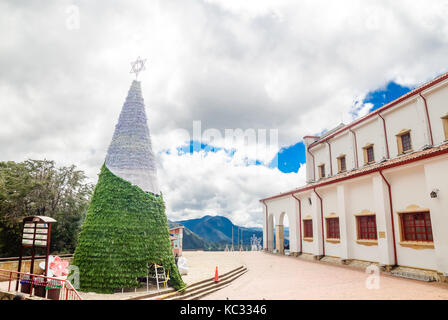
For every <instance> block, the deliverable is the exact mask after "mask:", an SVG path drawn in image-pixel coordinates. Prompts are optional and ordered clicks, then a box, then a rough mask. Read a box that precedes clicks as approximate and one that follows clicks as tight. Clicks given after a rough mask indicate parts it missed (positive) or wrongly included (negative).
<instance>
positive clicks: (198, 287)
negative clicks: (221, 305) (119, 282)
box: [147, 266, 247, 300]
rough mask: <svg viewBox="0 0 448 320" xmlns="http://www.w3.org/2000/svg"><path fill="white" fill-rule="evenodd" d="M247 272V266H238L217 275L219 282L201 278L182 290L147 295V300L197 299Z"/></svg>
mask: <svg viewBox="0 0 448 320" xmlns="http://www.w3.org/2000/svg"><path fill="white" fill-rule="evenodd" d="M246 272H247V268H246V267H244V266H241V267H238V268H236V269H234V270H232V271H229V272H227V273H224V274H222V275H221V276H220V277H219V282H215V280H214V278H210V279H207V280H203V281H200V282H197V283H194V284H192V285H189V286H187V287H186V288H185V290H184V291H183V292H181V291H175V292H171V293H167V294H166V293H165V294H162V295H157V296H152V297H151V298H149V297H147V299H148V298H149V299H148V300H199V299H201V298H203V297H205V296H206V295H209V294H211V293H213V292H215V291H218V290H220V289H223V288H225V287H227V286H228V285H230V283H231V282H232V281H233V280H235V279H237V278H239V277H241V276H242V275H243V274H245V273H246Z"/></svg>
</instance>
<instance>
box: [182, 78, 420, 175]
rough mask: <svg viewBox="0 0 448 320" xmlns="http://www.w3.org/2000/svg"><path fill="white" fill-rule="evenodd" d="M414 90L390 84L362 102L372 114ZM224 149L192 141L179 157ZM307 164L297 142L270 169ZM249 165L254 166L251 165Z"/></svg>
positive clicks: (286, 169)
mask: <svg viewBox="0 0 448 320" xmlns="http://www.w3.org/2000/svg"><path fill="white" fill-rule="evenodd" d="M410 90H412V88H408V87H404V86H401V85H399V84H397V83H395V82H393V81H392V82H389V83H388V84H387V85H386V86H385V87H383V88H380V89H377V90H374V91H371V92H369V93H368V94H367V95H366V97H365V98H364V100H363V101H362V103H363V104H366V103H371V104H372V105H373V106H372V108H370V110H369V112H372V111H374V110H376V109H378V108H380V107H381V106H383V105H385V104H386V103H388V102H390V101H393V100H395V99H397V98H399V97H400V96H402V95H404V94H405V93H407V92H409V91H410ZM329 129H331V128H329ZM221 149H222V148H219V147H213V146H211V145H208V144H204V143H202V144H201V143H199V142H196V143H195V142H194V141H190V144H186V145H184V146H182V147H178V148H177V151H178V155H182V154H185V153H193V152H199V151H200V150H205V151H206V153H207V152H217V151H219V150H221ZM226 152H227V153H228V154H229V155H230V156H232V155H233V153H234V150H233V151H232V150H230V151H229V150H226ZM305 162H306V160H305V145H304V144H303V142H302V141H299V142H297V143H296V144H294V145H290V146H287V147H283V148H281V149H280V151H279V152H278V153H277V155H276V156H275V157H274V158H273V159H272V161H271V163H270V164H269V167H270V168H274V167H275V166H277V168H278V169H279V170H280V171H281V172H283V173H290V172H297V171H298V170H299V168H300V165H301V164H304V163H305ZM248 164H254V163H249V162H248ZM255 164H256V165H260V164H261V162H259V161H257V162H256V163H255Z"/></svg>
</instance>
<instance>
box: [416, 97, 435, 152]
mask: <svg viewBox="0 0 448 320" xmlns="http://www.w3.org/2000/svg"><path fill="white" fill-rule="evenodd" d="M419 95H420V97H422V99H423V103H424V104H425V112H426V120H427V121H428V127H429V137H430V138H431V146H433V145H434V139H433V137H432V129H431V120H430V119H429V112H428V103H427V102H426V98H425V97H424V96H423V95H422V93H421V92H420V93H419Z"/></svg>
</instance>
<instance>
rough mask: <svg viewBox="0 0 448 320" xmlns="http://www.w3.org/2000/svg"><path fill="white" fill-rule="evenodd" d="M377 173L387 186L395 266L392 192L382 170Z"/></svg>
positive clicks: (395, 246) (395, 250)
mask: <svg viewBox="0 0 448 320" xmlns="http://www.w3.org/2000/svg"><path fill="white" fill-rule="evenodd" d="M378 172H379V173H380V175H381V177H382V178H383V180H384V182H385V183H386V184H387V188H388V191H389V207H390V218H391V220H392V239H393V242H394V263H395V264H394V265H395V266H396V265H397V264H398V262H397V245H396V243H395V223H394V210H393V206H392V192H391V187H390V184H389V182H388V181H387V180H386V178H385V177H384V175H383V171H382V170H378Z"/></svg>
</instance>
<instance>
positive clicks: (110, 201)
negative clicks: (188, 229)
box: [72, 81, 185, 293]
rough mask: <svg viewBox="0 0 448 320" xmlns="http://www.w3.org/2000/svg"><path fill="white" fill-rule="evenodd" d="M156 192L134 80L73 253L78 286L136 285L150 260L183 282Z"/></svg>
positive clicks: (113, 287)
mask: <svg viewBox="0 0 448 320" xmlns="http://www.w3.org/2000/svg"><path fill="white" fill-rule="evenodd" d="M159 194H160V192H159V189H158V184H157V176H156V166H155V160H154V155H153V152H152V148H151V139H150V135H149V129H148V125H147V119H146V112H145V106H144V102H143V98H142V94H141V88H140V82H138V81H133V83H132V85H131V88H130V89H129V93H128V96H127V98H126V101H125V103H124V105H123V108H122V111H121V114H120V118H119V120H118V123H117V125H116V127H115V132H114V136H113V138H112V142H111V144H110V146H109V150H108V153H107V156H106V162H105V164H104V165H103V167H102V168H101V172H100V175H99V179H98V183H97V185H96V187H95V191H94V193H93V197H92V201H91V203H90V206H89V209H88V210H87V216H86V219H85V221H84V224H83V226H82V229H81V233H80V235H79V240H78V245H77V247H76V250H75V255H74V258H73V263H72V264H73V265H75V266H77V267H78V268H79V271H80V286H81V288H80V289H81V290H82V291H93V292H106V293H112V292H114V290H116V289H120V288H134V287H136V286H137V285H138V281H137V278H138V277H145V276H146V275H147V272H148V269H147V265H148V264H149V263H152V262H154V263H157V264H159V265H163V266H164V267H165V270H169V271H170V282H169V283H170V284H171V285H172V286H173V287H174V288H176V289H179V288H181V287H183V286H184V285H185V284H184V283H183V281H182V278H181V276H180V274H179V271H178V269H177V266H176V263H175V261H174V257H173V253H172V248H171V242H170V235H169V229H168V220H167V217H166V215H165V205H164V202H163V198H162V196H161V195H159Z"/></svg>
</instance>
